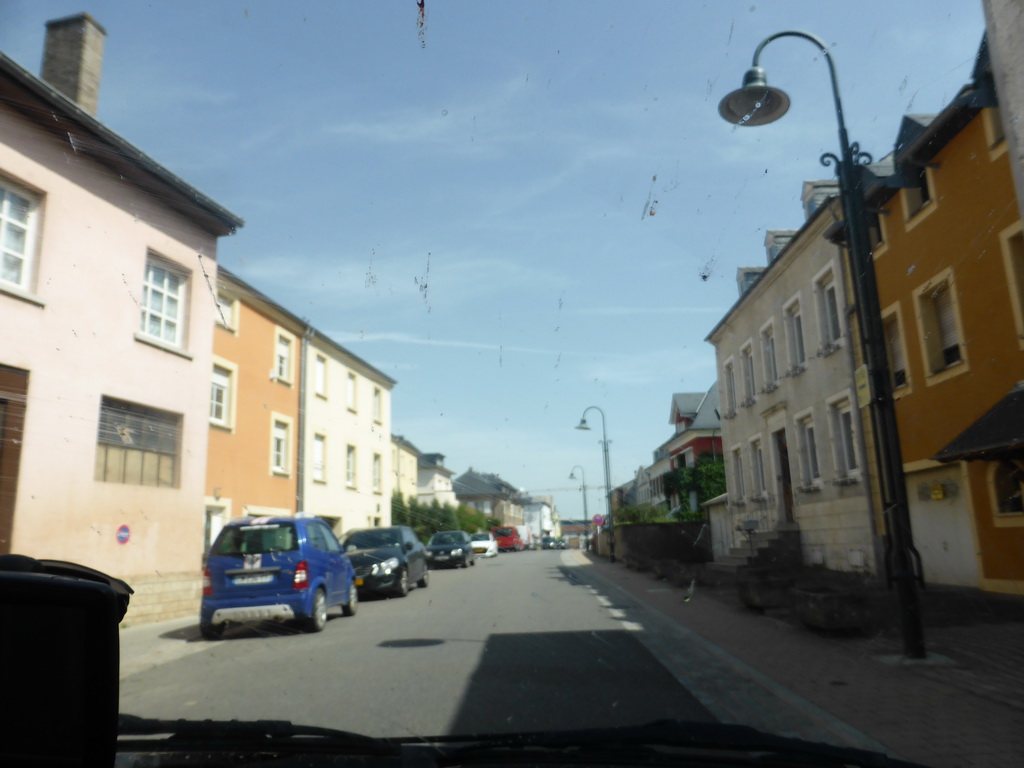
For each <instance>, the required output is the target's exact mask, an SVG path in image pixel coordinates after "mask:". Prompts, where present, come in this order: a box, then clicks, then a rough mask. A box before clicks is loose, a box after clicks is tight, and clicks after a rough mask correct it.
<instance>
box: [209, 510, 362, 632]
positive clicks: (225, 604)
mask: <svg viewBox="0 0 1024 768" xmlns="http://www.w3.org/2000/svg"><path fill="white" fill-rule="evenodd" d="M358 599H359V598H358V593H357V591H356V581H355V571H354V570H353V568H352V563H351V562H349V559H348V556H347V555H346V554H345V552H344V551H343V550H342V547H341V544H339V543H338V539H337V538H335V536H334V532H333V531H331V528H330V526H329V525H327V523H325V522H324V521H323V520H321V519H320V518H317V517H246V518H240V519H238V520H232V521H231V522H230V523H228V524H227V525H225V526H224V528H223V530H221V532H220V535H218V536H217V539H216V541H214V543H213V546H212V547H211V548H210V554H209V555H208V556H207V559H206V568H205V569H204V571H203V601H202V606H201V608H200V611H199V630H200V632H201V633H202V635H203V637H205V638H206V639H208V640H216V639H218V638H219V637H220V636H221V635H222V634H223V633H224V629H225V628H226V627H227V626H228V625H229V624H234V623H244V622H252V621H294V622H297V623H298V624H300V625H301V626H302V627H303V628H304V629H305V630H306V631H308V632H319V631H320V630H322V629H323V628H324V626H325V625H326V624H327V611H328V609H329V608H330V607H332V606H335V605H340V606H341V610H342V613H343V614H344V615H345V616H352V615H353V614H355V612H356V608H357V606H358Z"/></svg>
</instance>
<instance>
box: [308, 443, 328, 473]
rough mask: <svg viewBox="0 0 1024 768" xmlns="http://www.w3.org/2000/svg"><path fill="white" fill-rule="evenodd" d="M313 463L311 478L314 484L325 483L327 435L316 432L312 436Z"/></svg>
mask: <svg viewBox="0 0 1024 768" xmlns="http://www.w3.org/2000/svg"><path fill="white" fill-rule="evenodd" d="M312 458H313V462H312V465H313V466H312V472H311V475H310V476H311V477H312V478H313V482H314V483H326V482H327V435H325V434H323V433H322V432H317V433H315V434H314V435H313V457H312Z"/></svg>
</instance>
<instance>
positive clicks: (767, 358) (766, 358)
mask: <svg viewBox="0 0 1024 768" xmlns="http://www.w3.org/2000/svg"><path fill="white" fill-rule="evenodd" d="M760 338H761V367H762V369H763V373H764V386H763V387H762V388H761V391H762V392H765V393H768V392H771V391H773V390H774V389H776V388H777V387H778V385H779V362H778V358H777V357H776V354H777V350H776V348H775V323H774V322H773V321H771V320H769V321H768V322H767V323H765V324H764V325H762V326H761V328H760Z"/></svg>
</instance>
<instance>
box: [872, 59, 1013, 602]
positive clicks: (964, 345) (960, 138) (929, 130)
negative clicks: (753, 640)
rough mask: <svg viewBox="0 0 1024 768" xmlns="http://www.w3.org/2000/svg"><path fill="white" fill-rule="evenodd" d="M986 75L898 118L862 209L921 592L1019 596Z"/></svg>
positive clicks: (1007, 316)
mask: <svg viewBox="0 0 1024 768" xmlns="http://www.w3.org/2000/svg"><path fill="white" fill-rule="evenodd" d="M987 64H988V58H987V55H986V49H985V46H984V45H983V46H982V51H981V54H980V55H979V60H978V66H977V67H976V70H975V79H974V81H973V82H972V83H971V84H970V85H969V86H967V87H965V88H964V89H963V90H962V91H961V93H960V94H958V96H957V97H956V98H955V99H954V100H953V101H952V102H951V103H950V104H949V105H948V106H947V107H946V108H945V109H944V110H943V111H942V112H941V113H940V114H938V115H935V116H933V117H932V116H917V115H915V116H907V117H905V118H904V120H903V125H902V126H901V130H900V134H899V137H898V139H897V143H896V150H895V153H894V155H893V157H892V160H893V162H894V166H895V173H894V174H893V175H892V176H889V177H888V178H885V179H883V180H881V183H879V184H878V185H876V186H875V187H874V189H873V192H871V193H869V195H870V199H869V208H871V209H874V210H877V211H879V213H880V215H879V216H878V223H877V225H876V227H875V231H876V232H877V233H878V234H879V235H880V242H877V243H876V245H875V248H874V261H875V270H876V274H877V278H878V291H879V298H880V305H881V307H882V314H883V318H884V321H885V328H886V345H887V351H888V354H889V362H890V371H891V375H892V383H893V387H894V398H895V400H896V405H895V408H896V417H897V422H898V427H899V434H900V443H901V449H902V455H903V465H904V472H905V477H906V482H907V491H908V498H909V506H910V514H911V524H912V529H913V536H914V542H915V546H916V547H917V549H918V551H919V552H920V554H921V557H922V563H923V569H924V576H925V579H926V580H928V581H932V582H936V583H944V584H958V585H964V586H978V587H981V588H983V589H987V590H992V591H999V592H1022V591H1024V510H1022V508H1021V490H1022V488H1024V485H1022V482H1021V481H1022V478H1024V462H1022V459H1024V435H1022V431H1024V429H1022V428H1024V397H1021V396H1019V395H1011V393H1012V391H1013V390H1014V389H1015V387H1016V386H1017V383H1018V382H1019V381H1021V380H1022V379H1024V239H1022V233H1021V221H1020V209H1019V207H1018V203H1017V196H1016V193H1015V190H1014V184H1013V179H1012V174H1011V169H1010V164H1009V160H1008V154H1007V150H1006V142H1005V140H1004V138H1003V128H1002V122H1001V116H1000V113H999V109H998V106H997V102H996V94H995V90H994V86H993V84H992V78H991V74H990V71H989V69H988V66H987ZM993 408H996V411H995V412H994V413H992V414H989V415H988V416H986V414H987V413H988V412H989V411H990V409H993ZM1014 420H1016V421H1014ZM1014 423H1015V424H1016V425H1017V426H1016V427H1015V428H1013V427H1012V425H1013V424H1014ZM993 424H995V427H994V428H993ZM865 426H867V425H865ZM1008 427H1009V429H1008Z"/></svg>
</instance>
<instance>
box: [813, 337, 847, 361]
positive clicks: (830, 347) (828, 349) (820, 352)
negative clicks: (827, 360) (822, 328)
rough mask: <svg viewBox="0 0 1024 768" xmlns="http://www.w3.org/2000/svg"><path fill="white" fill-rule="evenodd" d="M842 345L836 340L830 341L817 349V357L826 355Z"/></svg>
mask: <svg viewBox="0 0 1024 768" xmlns="http://www.w3.org/2000/svg"><path fill="white" fill-rule="evenodd" d="M842 346H843V345H842V344H840V343H839V341H838V340H836V341H831V342H829V343H828V344H826V345H825V346H824V347H822V348H821V349H819V350H818V357H828V356H829V355H832V354H834V353H836V352H838V351H839V350H840V349H842Z"/></svg>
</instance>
